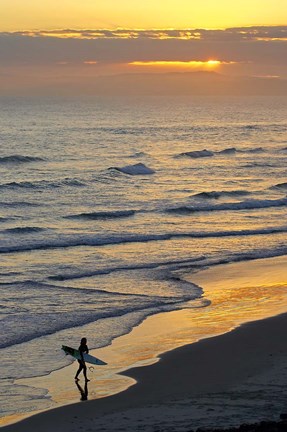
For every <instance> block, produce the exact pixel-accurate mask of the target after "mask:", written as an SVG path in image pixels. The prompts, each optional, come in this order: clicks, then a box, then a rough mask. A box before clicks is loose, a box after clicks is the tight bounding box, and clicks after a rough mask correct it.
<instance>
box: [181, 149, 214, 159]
mask: <svg viewBox="0 0 287 432" xmlns="http://www.w3.org/2000/svg"><path fill="white" fill-rule="evenodd" d="M182 156H188V157H190V158H193V159H199V158H204V157H212V156H214V152H212V151H210V150H206V149H204V150H195V151H189V152H184V153H180V154H179V155H178V157H182Z"/></svg>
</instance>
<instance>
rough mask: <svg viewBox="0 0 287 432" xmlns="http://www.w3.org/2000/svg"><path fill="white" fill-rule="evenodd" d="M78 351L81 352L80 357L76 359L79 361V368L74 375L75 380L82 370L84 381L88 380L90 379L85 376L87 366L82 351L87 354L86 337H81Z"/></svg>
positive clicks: (77, 379)
mask: <svg viewBox="0 0 287 432" xmlns="http://www.w3.org/2000/svg"><path fill="white" fill-rule="evenodd" d="M79 351H80V354H81V359H80V360H78V363H79V369H78V370H77V373H76V376H75V381H79V378H78V376H79V374H80V373H81V372H82V371H83V374H84V377H85V381H86V382H88V381H90V380H89V379H88V378H87V366H86V363H85V360H84V353H86V354H88V353H89V348H88V346H87V339H86V338H82V339H81V345H80V346H79Z"/></svg>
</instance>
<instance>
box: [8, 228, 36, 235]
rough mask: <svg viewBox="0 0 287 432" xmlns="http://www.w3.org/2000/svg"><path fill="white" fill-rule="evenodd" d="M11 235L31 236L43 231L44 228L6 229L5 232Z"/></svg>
mask: <svg viewBox="0 0 287 432" xmlns="http://www.w3.org/2000/svg"><path fill="white" fill-rule="evenodd" d="M5 231H6V232H9V233H11V234H33V233H37V232H40V231H44V228H39V227H16V228H8V229H6V230H5Z"/></svg>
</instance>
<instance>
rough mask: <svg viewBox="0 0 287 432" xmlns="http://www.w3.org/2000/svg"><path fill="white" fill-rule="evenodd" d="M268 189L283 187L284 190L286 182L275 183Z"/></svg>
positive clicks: (286, 185)
mask: <svg viewBox="0 0 287 432" xmlns="http://www.w3.org/2000/svg"><path fill="white" fill-rule="evenodd" d="M270 189H283V190H284V191H285V190H287V183H277V184H276V185H274V186H271V188H270Z"/></svg>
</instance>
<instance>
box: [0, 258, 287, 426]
mask: <svg viewBox="0 0 287 432" xmlns="http://www.w3.org/2000/svg"><path fill="white" fill-rule="evenodd" d="M262 261H264V260H262ZM262 261H261V262H259V263H258V265H259V267H260V268H261V270H262V271H263V268H265V269H266V268H267V273H268V275H267V276H266V274H265V276H264V277H265V280H264V283H265V285H264V284H263V283H262V280H261V285H260V284H258V283H257V285H256V284H255V283H254V281H253V285H254V289H253V290H252V295H251V299H250V301H249V302H248V304H247V305H246V310H245V312H246V314H247V315H245V313H242V302H241V303H240V308H238V310H239V311H240V313H239V312H238V310H237V308H236V307H233V308H232V309H231V310H230V311H228V310H227V309H228V308H230V306H228V307H227V306H226V308H224V307H223V309H222V305H221V307H218V308H217V304H218V305H219V304H220V303H222V299H220V298H219V297H218V296H220V295H221V294H220V293H221V292H222V291H224V290H223V289H222V288H224V287H223V286H222V284H223V283H224V280H225V282H226V284H227V286H229V287H230V286H232V283H231V279H232V280H233V283H234V279H235V277H234V274H233V273H234V271H237V273H238V270H240V266H241V264H240V265H239V267H238V266H237V267H236V269H234V267H232V266H229V267H228V269H226V267H225V272H224V276H223V273H222V269H220V268H218V269H217V270H216V272H218V273H216V272H215V273H213V274H212V277H213V281H210V282H209V283H210V284H211V285H212V286H213V293H212V295H213V297H212V300H213V306H212V307H211V308H210V309H209V311H208V308H205V312H203V310H202V309H201V310H198V311H196V313H197V314H198V316H197V318H196V327H193V330H194V332H195V329H197V333H196V335H190V340H191V341H194V338H198V339H201V337H202V335H203V333H202V331H203V330H202V328H205V327H206V325H207V324H208V326H209V327H208V332H209V334H212V331H213V332H214V333H215V334H218V333H220V332H221V333H223V332H224V331H225V332H226V331H229V330H230V329H231V328H234V327H237V326H238V325H240V324H241V325H240V326H239V327H237V328H235V329H233V330H232V331H229V332H228V333H224V334H221V335H219V336H214V337H209V338H204V339H202V340H199V341H198V342H195V343H191V344H188V345H185V344H186V343H187V341H188V336H187V333H188V329H187V328H184V331H182V330H181V333H180V335H181V337H180V340H181V344H182V345H184V346H182V347H180V348H176V349H173V348H174V347H173V343H171V342H170V341H168V343H167V345H168V346H169V348H170V349H172V350H171V351H169V352H167V353H165V354H162V355H160V361H158V362H157V363H154V364H152V365H150V366H148V367H137V368H134V369H130V370H128V371H126V372H125V374H126V375H127V376H129V377H131V378H132V379H133V381H129V380H128V381H129V382H130V383H131V382H133V383H135V382H136V384H135V385H132V386H130V387H129V388H128V389H127V390H125V391H124V392H121V393H119V394H116V395H112V396H110V397H106V398H102V399H96V400H91V401H85V402H82V403H76V404H72V405H67V406H62V407H59V408H56V409H53V410H50V411H46V412H43V413H40V414H37V415H34V416H32V417H29V418H27V419H24V420H22V421H21V422H18V423H15V424H12V425H10V426H7V427H4V428H3V430H5V432H6V431H7V432H8V431H15V432H17V431H19V432H20V431H23V432H25V431H29V432H31V431H41V432H45V431H53V432H56V431H63V432H65V431H67V432H68V431H69V432H70V431H71V432H72V431H79V430H85V431H90V432H91V431H120V430H122V431H124V430H125V431H137V430H139V431H140V430H142V431H157V430H158V431H159V430H161V431H189V430H191V429H196V428H198V427H216V426H217V427H219V426H221V427H222V426H234V425H239V424H240V423H246V422H255V421H258V420H264V419H265V420H277V419H278V418H279V415H280V413H282V412H284V411H286V410H287V396H286V388H287V368H286V354H287V338H286V328H287V326H286V324H287V314H286V313H284V314H281V315H279V316H275V317H274V316H273V317H271V318H267V319H260V318H262V316H268V314H269V315H275V314H276V311H277V312H278V313H281V312H282V311H284V308H285V310H286V308H287V305H286V297H284V296H283V297H282V293H286V279H285V281H283V279H284V277H285V276H284V277H283V273H280V272H279V273H280V274H278V268H282V265H283V264H286V258H285V262H284V260H283V261H282V259H279V261H278V260H275V261H272V260H271V261H270V260H269V261H268V265H270V268H269V269H268V266H267V263H266V262H265V261H264V262H262ZM276 263H277V264H276ZM276 265H278V267H277V268H276ZM244 266H245V269H246V264H242V268H244ZM255 267H256V264H255ZM255 267H254V265H253V266H252V269H251V273H252V272H253V273H254V275H255V276H256V278H257V277H258V267H257V268H256V269H255V270H254V268H255ZM274 268H275V269H276V271H274V273H275V274H276V277H275V276H274V275H273V279H272V281H273V282H272V284H270V283H269V282H268V280H269V279H268V278H270V273H272V271H271V270H270V269H274ZM285 268H286V266H285ZM285 271H286V270H285ZM220 273H221V276H220ZM262 274H263V273H262ZM240 275H241V276H240V278H239V279H240V280H239V281H238V280H237V283H239V284H240V285H241V287H242V289H243V291H242V292H241V295H243V296H244V295H245V294H246V292H247V291H248V292H250V286H249V287H246V285H245V284H244V278H245V277H246V272H245V273H240ZM255 276H254V277H255ZM204 277H205V288H206V289H205V293H206V294H208V298H210V294H211V291H209V289H211V288H208V283H207V280H210V277H211V274H210V272H209V271H207V272H205V276H204V275H202V274H198V275H197V276H196V277H194V276H193V280H195V279H196V283H199V282H201V283H202V278H203V279H204ZM274 277H275V280H274ZM242 278H243V280H242ZM250 278H251V275H249V276H248V281H250ZM276 278H278V280H276ZM251 279H252V278H251ZM268 283H269V286H270V289H269V290H267V293H270V295H267V294H266V284H268ZM216 284H219V286H218V289H217V288H216ZM284 284H285V285H284ZM263 286H265V289H263V288H262V287H263ZM255 287H256V289H255ZM247 288H248V289H247ZM245 289H246V290H245ZM233 291H234V292H233ZM245 291H246V292H245ZM232 292H233V294H232V293H231V291H230V293H229V297H230V295H235V298H236V299H237V300H238V299H239V298H240V296H239V294H238V289H235V290H232ZM254 292H255V293H256V295H255V294H254ZM276 292H277V298H276ZM264 293H265V294H264ZM284 295H285V294H284ZM229 300H230V299H229ZM244 301H245V297H244ZM226 304H229V305H230V301H229V302H227V303H226ZM243 309H244V308H243ZM194 313H195V311H185V312H184V311H180V312H178V313H174V315H173V316H175V315H176V316H177V319H178V317H181V321H180V322H181V326H182V325H183V324H182V318H183V315H184V314H185V315H187V316H189V317H190V316H192V317H193V320H194V319H195V318H194V317H195V315H194ZM190 314H191V315H190ZM205 314H207V316H205ZM169 316H170V315H169V314H162V316H161V317H151V318H150V319H149V320H147V321H146V322H145V323H144V324H143V325H142V326H140V327H139V329H135V331H134V332H132V333H135V337H136V339H139V341H140V344H141V345H142V344H144V343H145V338H144V336H143V335H142V333H141V332H142V331H143V329H144V328H145V327H147V333H148V331H150V329H151V328H152V326H154V325H155V323H156V322H159V320H162V321H163V322H162V323H161V325H162V327H164V321H165V320H166V322H165V325H166V326H168V323H169ZM227 316H228V317H229V318H228V320H227V319H226V317H227ZM247 317H249V320H251V319H254V320H256V321H253V322H250V323H247V324H242V323H243V322H244V321H246V320H247ZM171 322H172V321H171ZM203 324H204V325H203ZM211 325H212V326H214V328H213V327H212V328H211V327H210V326H211ZM181 329H182V327H181ZM161 331H163V330H161ZM137 332H139V333H137ZM155 334H156V335H157V337H158V340H160V343H162V341H163V338H162V337H161V332H160V331H159V330H156V329H155ZM170 334H171V340H172V341H173V340H174V338H173V331H172V330H171V332H170ZM139 335H141V336H140V338H139ZM183 336H185V337H183ZM129 337H131V336H129ZM120 339H121V338H120ZM123 340H125V339H124V337H123V338H122V339H121V342H116V343H118V344H120V343H122V344H123ZM129 340H131V339H129ZM149 340H150V339H149ZM125 343H126V342H125ZM177 343H178V344H179V342H177ZM109 349H110V350H112V347H110V348H107V350H109ZM153 349H154V348H153ZM160 349H161V348H160V347H158V351H160ZM162 349H166V347H163V348H162ZM107 352H108V351H107ZM101 354H104V351H102V353H101ZM102 357H103V355H102ZM150 361H151V362H152V359H150ZM153 361H155V359H153ZM58 373H59V372H58ZM62 374H63V371H62ZM70 378H71V377H70ZM80 385H81V386H82V387H83V384H82V381H80Z"/></svg>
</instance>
